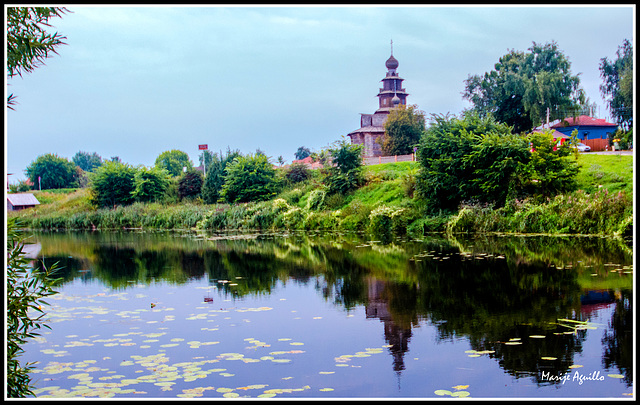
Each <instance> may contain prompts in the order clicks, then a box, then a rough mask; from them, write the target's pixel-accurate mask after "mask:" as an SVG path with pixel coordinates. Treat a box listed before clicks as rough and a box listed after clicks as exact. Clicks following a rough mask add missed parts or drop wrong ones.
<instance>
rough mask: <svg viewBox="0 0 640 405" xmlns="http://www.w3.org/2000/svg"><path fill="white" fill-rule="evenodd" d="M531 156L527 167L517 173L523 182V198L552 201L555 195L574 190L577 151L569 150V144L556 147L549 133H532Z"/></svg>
mask: <svg viewBox="0 0 640 405" xmlns="http://www.w3.org/2000/svg"><path fill="white" fill-rule="evenodd" d="M529 141H530V143H531V145H532V148H533V150H534V151H533V152H532V153H531V158H530V160H529V162H528V163H526V164H523V165H521V167H520V168H519V170H518V176H519V179H521V180H522V185H521V186H522V189H523V191H524V192H525V193H526V194H534V195H541V196H543V197H551V196H553V195H555V194H558V193H563V192H568V191H572V190H575V188H576V184H577V183H576V175H577V174H578V171H579V166H578V164H577V160H576V153H577V152H576V151H575V150H574V149H573V148H570V147H569V145H570V144H571V142H576V140H575V133H574V139H573V141H571V140H570V141H568V142H565V143H564V144H563V145H562V146H561V147H557V142H556V141H554V139H553V135H551V133H550V132H533V133H532V134H530V135H529Z"/></svg>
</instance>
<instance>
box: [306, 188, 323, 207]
mask: <svg viewBox="0 0 640 405" xmlns="http://www.w3.org/2000/svg"><path fill="white" fill-rule="evenodd" d="M326 195H327V192H326V191H325V190H324V189H321V188H320V189H315V190H313V191H311V194H309V198H308V199H307V210H308V211H320V210H321V209H322V208H323V207H324V199H325V197H326Z"/></svg>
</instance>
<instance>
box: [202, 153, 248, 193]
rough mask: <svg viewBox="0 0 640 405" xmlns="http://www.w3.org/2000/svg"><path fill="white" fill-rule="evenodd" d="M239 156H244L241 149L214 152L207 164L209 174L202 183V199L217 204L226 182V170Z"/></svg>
mask: <svg viewBox="0 0 640 405" xmlns="http://www.w3.org/2000/svg"><path fill="white" fill-rule="evenodd" d="M238 156H242V155H241V154H240V151H238V150H235V151H232V150H231V149H227V152H226V154H223V153H222V151H220V152H219V153H215V154H212V160H211V163H210V164H209V165H207V174H206V176H205V179H204V184H203V185H202V199H203V200H204V202H205V203H207V204H215V203H217V202H218V200H219V199H220V197H221V196H220V192H221V191H222V185H223V184H224V171H225V169H226V167H227V165H228V164H229V163H231V162H232V161H233V159H235V158H236V157H238Z"/></svg>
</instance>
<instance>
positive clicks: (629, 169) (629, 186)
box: [577, 153, 633, 195]
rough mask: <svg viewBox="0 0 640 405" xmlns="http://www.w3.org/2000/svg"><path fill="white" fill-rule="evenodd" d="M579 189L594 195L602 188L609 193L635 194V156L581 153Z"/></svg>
mask: <svg viewBox="0 0 640 405" xmlns="http://www.w3.org/2000/svg"><path fill="white" fill-rule="evenodd" d="M578 164H579V165H580V172H579V173H578V176H577V181H578V188H579V189H580V190H584V191H585V192H587V193H593V192H595V191H597V190H598V189H600V188H604V189H606V190H609V192H618V191H624V192H626V193H628V194H630V195H631V194H633V156H632V155H597V154H589V153H581V154H580V155H579V157H578Z"/></svg>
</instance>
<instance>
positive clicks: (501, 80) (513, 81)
mask: <svg viewBox="0 0 640 405" xmlns="http://www.w3.org/2000/svg"><path fill="white" fill-rule="evenodd" d="M528 51H529V52H527V53H525V52H520V51H515V50H511V51H509V53H508V54H506V55H504V56H502V57H501V58H500V59H499V60H498V63H496V65H495V69H494V70H492V71H490V72H486V73H485V74H484V75H482V76H480V75H473V76H469V78H468V79H467V80H465V91H464V93H463V98H465V99H467V100H469V101H470V102H471V103H472V104H473V111H475V112H477V113H479V114H480V115H481V116H487V115H493V116H494V117H495V119H496V120H497V121H499V122H503V123H506V124H508V125H510V126H512V127H513V129H514V131H515V132H516V133H520V132H524V131H529V130H530V129H532V128H533V127H534V126H536V125H538V124H540V123H541V122H542V120H543V118H546V112H547V108H549V110H550V119H551V120H554V119H557V118H560V119H563V118H565V116H564V113H565V111H566V110H567V109H574V108H576V107H578V106H580V105H583V104H585V103H586V100H585V96H584V91H583V90H582V89H581V88H580V78H579V76H578V75H572V73H571V63H570V62H569V60H568V58H567V57H566V56H565V55H564V54H563V53H562V51H560V50H559V49H558V45H557V44H556V43H555V42H551V43H547V44H545V45H539V44H536V43H535V42H534V43H533V45H532V46H531V47H530V48H529V49H528Z"/></svg>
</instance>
